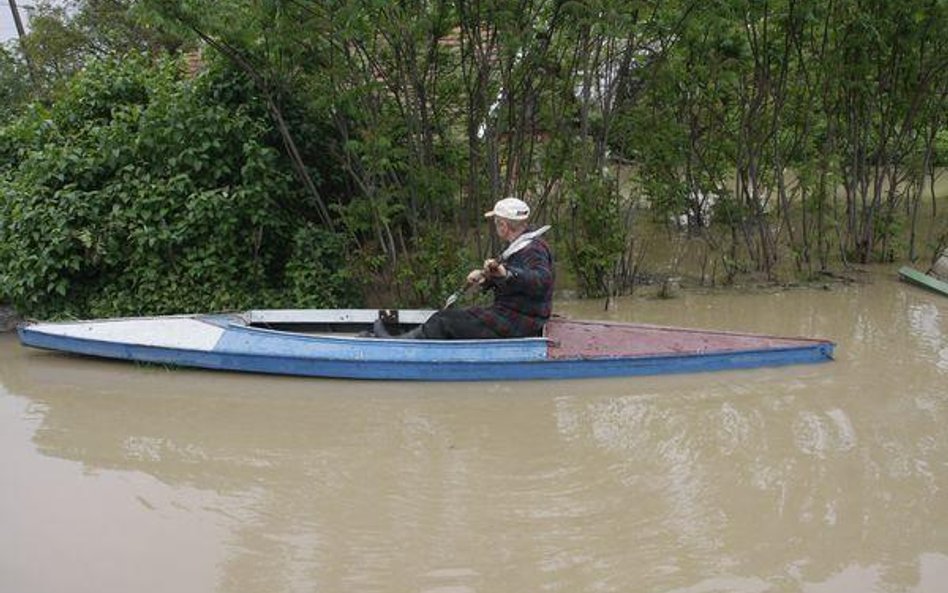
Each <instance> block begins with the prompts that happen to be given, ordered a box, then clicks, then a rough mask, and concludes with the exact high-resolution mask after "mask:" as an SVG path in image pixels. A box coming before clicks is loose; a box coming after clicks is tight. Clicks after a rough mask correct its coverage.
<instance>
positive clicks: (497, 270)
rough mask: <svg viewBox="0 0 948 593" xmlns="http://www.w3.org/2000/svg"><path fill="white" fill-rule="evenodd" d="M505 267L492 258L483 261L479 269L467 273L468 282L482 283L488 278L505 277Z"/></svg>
mask: <svg viewBox="0 0 948 593" xmlns="http://www.w3.org/2000/svg"><path fill="white" fill-rule="evenodd" d="M506 277H507V268H506V267H504V264H502V263H500V262H499V261H497V260H496V259H494V258H490V259H488V260H486V261H485V262H484V267H483V268H481V269H480V270H471V272H470V273H469V274H468V275H467V283H468V284H484V282H486V281H487V279H488V278H506Z"/></svg>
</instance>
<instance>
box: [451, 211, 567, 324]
mask: <svg viewBox="0 0 948 593" xmlns="http://www.w3.org/2000/svg"><path fill="white" fill-rule="evenodd" d="M548 230H550V225H544V226H541V227H540V228H538V229H537V230H535V231H530V232H529V233H523V234H522V235H520V236H519V237H517V238H516V239H514V240H513V241H511V242H510V245H508V246H507V249H504V252H503V253H501V254H500V256H499V257H497V258H496V259H497V263H504V262H505V261H507V258H509V257H510V256H511V255H513V254H515V253H517V252H518V251H520V250H521V249H523V248H524V247H526V246H527V245H529V244H530V242H531V241H533V240H534V239H536V238H537V237H539V236H540V235H542V234H543V233H545V232H547V231H548ZM475 286H477V284H476V283H473V282H467V281H465V282H464V285H463V286H461V288H459V289H457V290H455V291H454V292H452V293H451V296H449V297H448V298H447V300H445V301H444V306H443V307H441V310H442V311H444V310H445V309H447V308H448V307H450V306H451V305H453V304H454V303H455V302H457V300H458V299H459V298H461V297H462V296H463V295H464V294H466V293H467V292H468V291H469V290H471V289H472V288H473V287H475Z"/></svg>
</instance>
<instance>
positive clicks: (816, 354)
mask: <svg viewBox="0 0 948 593" xmlns="http://www.w3.org/2000/svg"><path fill="white" fill-rule="evenodd" d="M380 313H381V312H379V311H373V310H364V309H356V310H261V311H248V312H245V313H241V314H224V315H190V316H166V317H148V318H129V319H104V320H93V321H76V322H62V323H33V324H26V325H22V326H20V328H19V329H18V331H19V336H20V340H21V342H22V343H23V344H24V345H26V346H33V347H36V348H45V349H49V350H57V351H61V352H68V353H74V354H82V355H89V356H98V357H106V358H117V359H124V360H132V361H140V362H148V363H158V364H167V365H173V366H184V367H200V368H207V369H223V370H229V371H246V372H256V373H272V374H279V375H303V376H312V377H337V378H353V379H405V380H435V381H473V380H510V379H562V378H584V377H610V376H631V375H654V374H662V373H690V372H698V371H714V370H723V369H744V368H753V367H762V366H779V365H788V364H802V363H814V362H824V361H827V360H831V359H832V356H833V349H834V345H833V343H832V342H829V341H826V340H816V339H806V338H781V337H773V336H763V335H755V334H742V333H732V332H721V331H701V330H694V329H682V328H671V327H660V326H653V325H638V324H625V323H610V322H601V321H573V320H568V319H562V318H554V319H552V320H551V321H550V322H549V323H548V324H547V326H546V330H545V334H544V336H543V337H537V338H517V339H505V340H400V339H397V338H396V339H378V338H371V337H360V335H359V331H360V330H365V329H367V328H369V327H370V326H371V323H372V322H373V321H374V320H375V319H376V318H377V317H378V316H379V315H380ZM384 313H385V315H387V320H388V321H389V322H390V323H391V324H392V325H391V326H390V327H392V329H393V331H395V327H399V328H402V329H404V328H408V327H412V326H416V325H418V324H420V323H423V322H424V320H425V319H427V318H428V316H430V315H431V314H432V311H422V310H402V311H394V312H393V311H387V312H384Z"/></svg>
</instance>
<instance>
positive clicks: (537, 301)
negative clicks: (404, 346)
mask: <svg viewBox="0 0 948 593" xmlns="http://www.w3.org/2000/svg"><path fill="white" fill-rule="evenodd" d="M484 216H485V217H486V218H492V219H493V221H494V230H495V231H496V233H497V236H498V237H500V239H501V240H502V241H504V242H505V243H507V244H508V245H509V244H511V243H513V242H514V241H516V240H517V238H518V237H520V236H521V235H523V234H525V233H528V232H530V227H529V224H528V222H527V221H528V219H529V218H530V207H529V206H528V205H527V204H526V202H523V201H522V200H518V199H517V198H504V199H502V200H500V201H499V202H497V203H496V204H494V209H493V210H491V211H490V212H486V213H485V214H484ZM525 243H526V244H525V246H524V247H523V248H521V249H518V250H516V251H515V252H514V253H512V254H511V255H510V256H509V257H508V258H507V259H506V260H504V261H500V260H498V259H495V258H491V259H488V260H487V261H485V262H484V267H483V268H481V269H476V270H472V271H471V272H470V273H469V274H468V275H467V284H468V285H469V286H470V285H479V286H480V287H481V289H482V290H492V291H493V292H494V302H493V304H492V305H491V306H489V307H470V308H467V309H459V308H452V307H446V308H445V309H442V310H441V311H438V312H437V313H435V314H434V315H432V316H431V317H430V318H429V319H428V321H426V322H425V323H424V324H423V325H421V326H419V327H416V328H415V329H412V330H411V331H408V332H405V333H404V334H401V335H399V336H391V335H389V333H388V332H387V331H386V330H385V326H384V324H383V323H382V321H381V320H377V321H376V322H375V324H374V326H373V333H374V334H375V336H376V337H380V338H388V337H397V338H401V339H435V340H452V339H485V338H487V339H490V338H523V337H531V336H539V335H540V334H541V333H542V331H543V325H544V324H545V323H546V321H547V320H548V319H549V318H550V314H551V312H552V309H553V255H552V253H551V252H550V247H549V245H547V243H546V241H544V240H543V239H542V238H540V237H539V236H536V237H534V238H532V239H529V240H527V241H525Z"/></svg>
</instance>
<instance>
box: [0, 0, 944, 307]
mask: <svg viewBox="0 0 948 593" xmlns="http://www.w3.org/2000/svg"><path fill="white" fill-rule="evenodd" d="M32 26H33V31H32V33H30V35H29V36H28V37H27V38H26V39H25V42H24V43H23V45H22V50H23V51H21V49H20V46H14V45H12V44H11V45H8V46H7V47H6V48H5V49H3V51H2V53H0V81H2V82H3V84H0V88H2V89H3V90H2V91H0V92H2V93H4V99H5V102H6V103H7V104H9V105H13V106H15V108H14V109H13V110H11V111H8V112H6V113H5V114H4V115H3V116H2V117H3V118H5V119H4V120H3V121H0V301H2V300H9V301H11V302H13V303H14V304H15V305H16V306H17V308H18V309H20V310H21V311H22V312H24V313H26V314H29V315H33V316H43V317H51V316H66V315H70V316H105V315H119V314H123V315H124V314H145V313H160V312H174V311H196V310H210V309H216V310H220V309H238V308H245V307H250V306H256V307H335V306H356V305H361V304H382V303H384V304H386V305H392V306H409V305H412V306H431V305H434V304H436V303H438V302H439V301H440V300H441V299H443V297H444V295H445V294H447V293H449V292H451V290H453V288H455V287H456V284H457V282H458V281H459V280H460V278H461V277H462V274H463V273H464V272H465V271H466V269H467V267H469V266H470V265H471V262H476V261H478V260H479V259H481V258H482V257H483V256H484V255H485V254H487V253H488V252H489V251H491V250H492V249H493V248H494V246H492V245H490V238H489V235H488V234H487V232H486V231H487V228H486V226H485V225H484V224H483V222H482V219H481V213H482V212H483V211H484V210H487V209H488V207H489V205H490V204H491V203H492V202H493V201H494V200H495V199H496V198H498V197H501V196H504V195H509V194H516V195H520V196H522V197H524V198H525V199H527V200H528V201H530V202H531V204H532V205H533V207H534V210H535V211H536V212H537V213H538V215H539V217H540V218H541V219H542V220H543V221H544V222H549V223H551V224H553V225H554V229H555V231H554V232H553V233H551V236H550V239H551V241H553V242H554V245H555V248H556V250H557V252H558V255H559V259H560V264H561V267H562V274H561V281H560V284H561V285H563V284H569V285H573V286H575V287H576V288H577V290H578V291H579V294H581V295H584V296H608V295H613V296H614V295H619V294H625V293H629V292H631V291H633V290H634V289H635V287H636V285H637V284H638V283H640V282H641V281H642V280H643V279H655V280H657V281H662V280H663V279H667V278H669V277H678V276H686V277H688V278H689V279H690V281H691V282H694V283H703V284H714V285H721V284H727V283H732V282H738V281H741V280H742V279H746V278H748V277H751V278H755V279H758V280H760V281H768V282H777V281H784V282H786V281H791V280H797V279H803V280H806V279H810V278H814V277H820V276H822V275H825V274H832V273H836V272H839V271H840V270H844V269H845V268H846V267H847V266H849V265H851V264H853V263H870V262H889V261H895V260H902V259H909V260H914V259H917V258H921V259H922V260H931V259H933V258H934V255H935V254H936V253H937V252H938V251H940V249H941V248H942V247H944V246H945V245H946V244H948V212H946V211H948V208H946V205H945V204H942V203H941V202H942V199H943V198H944V197H945V196H946V194H948V191H946V188H945V185H946V181H945V179H944V177H940V176H939V172H940V171H942V170H943V168H944V167H945V166H946V165H948V131H946V126H945V117H946V113H948V70H946V69H945V68H944V67H943V66H944V64H945V63H948V39H945V36H944V35H943V34H942V32H943V31H944V30H946V29H948V5H945V3H943V2H929V1H923V0H909V1H908V2H902V3H888V2H868V3H867V2H862V1H856V0H845V1H843V2H833V3H828V2H825V1H817V0H768V1H766V2H747V1H736V2H718V3H704V2H697V3H691V2H659V3H653V2H629V1H627V0H621V1H620V0H615V1H611V0H605V1H599V2H558V1H547V0H535V1H530V2H525V3H524V2H516V3H515V2H508V1H506V0H495V1H492V2H486V3H478V4H474V5H472V4H470V3H467V2H448V1H436V2H415V3H398V4H392V3H381V4H380V3H375V2H363V1H361V0H354V1H341V2H318V3H315V2H307V1H303V0H293V1H289V2H285V1H268V2H259V3H245V2H238V1H225V2H218V3H213V4H208V3H204V2H193V3H192V2H189V1H172V0H140V1H136V0H123V1H119V2H109V3H102V2H99V1H97V0H80V1H78V2H76V3H75V6H74V7H73V10H71V11H69V12H68V13H67V12H65V11H61V10H58V9H56V8H53V7H50V6H42V5H41V7H40V9H39V12H38V14H37V16H35V17H34V19H33V21H32ZM26 58H29V60H27V59H26Z"/></svg>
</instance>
